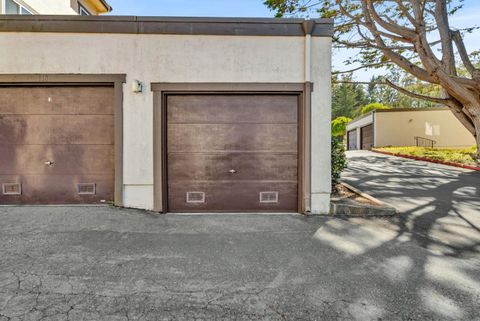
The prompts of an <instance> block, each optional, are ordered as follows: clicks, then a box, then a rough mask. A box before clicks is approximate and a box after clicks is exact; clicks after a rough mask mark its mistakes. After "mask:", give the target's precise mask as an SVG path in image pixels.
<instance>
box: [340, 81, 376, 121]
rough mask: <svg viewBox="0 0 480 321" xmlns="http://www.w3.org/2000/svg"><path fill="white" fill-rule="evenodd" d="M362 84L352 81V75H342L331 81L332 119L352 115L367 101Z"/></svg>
mask: <svg viewBox="0 0 480 321" xmlns="http://www.w3.org/2000/svg"><path fill="white" fill-rule="evenodd" d="M363 87H364V86H363V85H360V84H356V83H354V82H353V79H352V76H350V75H343V76H342V77H340V78H339V82H336V81H335V80H334V81H333V95H332V119H335V118H337V117H339V116H345V117H350V118H352V117H354V116H355V114H356V111H357V110H358V108H360V107H361V106H363V105H365V104H367V103H368V102H369V101H368V99H367V97H366V94H365V90H364V88H363Z"/></svg>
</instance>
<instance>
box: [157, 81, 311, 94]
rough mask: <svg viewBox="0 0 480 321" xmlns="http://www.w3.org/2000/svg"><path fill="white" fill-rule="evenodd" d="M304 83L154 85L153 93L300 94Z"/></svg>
mask: <svg viewBox="0 0 480 321" xmlns="http://www.w3.org/2000/svg"><path fill="white" fill-rule="evenodd" d="M304 86H305V84H304V83H214V82H212V83H152V84H151V90H152V91H161V92H169V93H172V92H180V93H181V92H190V93H191V92H209V93H215V92H246V93H254V92H270V91H272V92H298V93H301V92H303V91H304Z"/></svg>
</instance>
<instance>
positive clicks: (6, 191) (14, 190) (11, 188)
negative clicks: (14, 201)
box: [2, 183, 22, 195]
mask: <svg viewBox="0 0 480 321" xmlns="http://www.w3.org/2000/svg"><path fill="white" fill-rule="evenodd" d="M2 191H3V195H21V194H22V184H19V183H5V184H2Z"/></svg>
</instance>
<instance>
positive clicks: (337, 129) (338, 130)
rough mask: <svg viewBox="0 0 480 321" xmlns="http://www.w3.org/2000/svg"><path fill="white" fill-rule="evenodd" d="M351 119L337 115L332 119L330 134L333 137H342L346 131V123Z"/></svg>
mask: <svg viewBox="0 0 480 321" xmlns="http://www.w3.org/2000/svg"><path fill="white" fill-rule="evenodd" d="M351 121H352V119H351V118H348V117H345V116H339V117H337V118H335V119H334V120H332V136H334V137H343V136H345V135H346V133H347V124H348V123H349V122H351Z"/></svg>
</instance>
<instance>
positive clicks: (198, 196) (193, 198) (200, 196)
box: [187, 192, 205, 203]
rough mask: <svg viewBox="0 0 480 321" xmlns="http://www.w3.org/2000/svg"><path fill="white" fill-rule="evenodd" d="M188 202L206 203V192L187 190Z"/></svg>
mask: <svg viewBox="0 0 480 321" xmlns="http://www.w3.org/2000/svg"><path fill="white" fill-rule="evenodd" d="M187 203H205V193H204V192H187Z"/></svg>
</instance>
